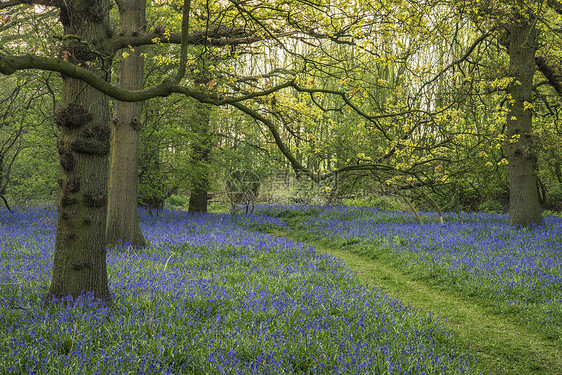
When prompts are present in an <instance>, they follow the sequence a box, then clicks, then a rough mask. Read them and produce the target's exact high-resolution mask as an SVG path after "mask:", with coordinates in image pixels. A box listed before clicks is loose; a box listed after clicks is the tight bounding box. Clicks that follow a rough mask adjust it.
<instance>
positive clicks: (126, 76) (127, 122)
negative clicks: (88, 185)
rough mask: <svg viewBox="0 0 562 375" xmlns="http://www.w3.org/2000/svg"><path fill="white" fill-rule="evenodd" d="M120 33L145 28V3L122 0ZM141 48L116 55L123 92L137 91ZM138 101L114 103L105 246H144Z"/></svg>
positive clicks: (141, 69)
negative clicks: (141, 225)
mask: <svg viewBox="0 0 562 375" xmlns="http://www.w3.org/2000/svg"><path fill="white" fill-rule="evenodd" d="M119 13H120V16H121V33H122V34H124V35H142V34H144V28H145V25H146V21H145V18H146V17H145V15H146V1H144V0H123V1H122V2H121V3H120V6H119ZM142 53H143V47H141V46H138V47H135V48H134V49H129V48H126V49H124V50H122V51H121V52H120V55H121V58H122V61H121V63H120V66H119V76H118V79H119V81H118V84H119V87H120V88H122V89H126V90H140V89H142V87H143V80H144V58H143V56H142ZM141 112H142V102H135V103H126V102H120V101H116V103H115V115H114V124H115V127H114V129H113V139H112V144H111V165H110V169H109V204H108V212H107V227H106V233H107V243H108V244H110V245H115V244H120V243H130V244H131V245H133V246H144V245H146V243H147V242H146V239H145V238H144V236H143V234H142V231H141V229H140V224H139V215H138V183H139V135H140V128H141Z"/></svg>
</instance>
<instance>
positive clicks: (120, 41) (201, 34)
mask: <svg viewBox="0 0 562 375" xmlns="http://www.w3.org/2000/svg"><path fill="white" fill-rule="evenodd" d="M293 34H294V32H285V33H278V34H275V36H276V37H277V38H281V37H285V36H290V35H293ZM267 39H269V37H267V36H249V35H246V36H243V34H241V33H239V30H232V31H227V30H217V31H215V32H213V33H209V39H207V36H206V32H205V31H204V30H203V31H201V30H198V31H193V32H191V33H189V34H188V35H187V37H186V43H187V44H189V45H204V44H205V43H206V44H207V45H210V46H213V47H225V46H237V45H244V44H252V43H256V42H260V41H263V40H267ZM181 40H182V39H181V34H179V33H172V34H170V35H169V36H164V35H163V34H162V33H159V32H152V33H148V34H144V35H142V36H131V35H119V36H116V37H113V38H112V39H111V40H110V41H109V42H108V46H109V50H111V51H113V52H114V53H115V52H117V51H118V50H120V49H121V48H126V47H128V46H131V47H136V46H141V45H151V44H168V43H169V44H181Z"/></svg>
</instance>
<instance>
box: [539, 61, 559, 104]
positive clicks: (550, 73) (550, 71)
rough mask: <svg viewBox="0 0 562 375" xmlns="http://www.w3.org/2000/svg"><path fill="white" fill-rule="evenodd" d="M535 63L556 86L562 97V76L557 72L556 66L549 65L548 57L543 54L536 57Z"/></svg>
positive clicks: (555, 88) (551, 83)
mask: <svg viewBox="0 0 562 375" xmlns="http://www.w3.org/2000/svg"><path fill="white" fill-rule="evenodd" d="M535 64H536V65H537V68H539V70H540V72H541V73H542V74H543V75H544V77H545V78H546V79H547V80H548V83H550V85H551V86H552V87H553V88H554V90H555V91H556V93H557V94H558V96H560V97H562V82H561V79H560V76H559V75H558V74H556V71H555V70H554V68H552V67H551V66H550V65H548V63H547V61H546V59H545V58H544V57H542V56H538V57H536V58H535Z"/></svg>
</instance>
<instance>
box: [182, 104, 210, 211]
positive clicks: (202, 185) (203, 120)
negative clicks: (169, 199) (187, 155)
mask: <svg viewBox="0 0 562 375" xmlns="http://www.w3.org/2000/svg"><path fill="white" fill-rule="evenodd" d="M193 111H194V116H193V119H194V120H193V124H192V129H193V133H194V142H193V148H192V154H191V167H192V168H193V169H192V171H193V173H192V178H191V185H192V191H191V196H190V197H189V209H188V211H189V212H207V204H208V199H207V193H208V190H209V157H210V153H211V132H210V127H209V126H210V124H209V121H210V116H211V109H210V108H209V107H208V106H207V105H205V104H201V103H199V102H196V103H195V105H194V106H193Z"/></svg>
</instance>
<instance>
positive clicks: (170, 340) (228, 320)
mask: <svg viewBox="0 0 562 375" xmlns="http://www.w3.org/2000/svg"><path fill="white" fill-rule="evenodd" d="M318 220H319V221H317V222H315V223H313V224H311V225H312V230H321V227H322V226H323V225H325V226H326V228H325V229H324V230H326V231H327V233H329V234H330V235H334V236H340V234H339V233H340V232H341V231H342V230H343V226H344V225H346V224H345V222H344V221H337V220H336V218H335V217H334V218H330V216H329V215H327V216H325V217H322V216H321V217H319V218H318ZM322 220H324V221H322ZM331 220H333V223H330V221H331ZM342 220H344V219H343V218H342ZM349 220H350V223H351V224H352V226H353V228H355V229H353V230H356V231H357V232H354V234H353V236H359V237H360V236H363V235H364V234H361V231H362V230H371V229H368V228H363V227H362V225H363V224H361V223H363V221H353V219H352V217H350V218H349ZM141 221H142V229H143V232H144V233H145V236H146V237H147V239H148V240H149V241H150V243H151V245H150V246H149V247H147V248H144V249H134V248H131V247H129V246H126V245H124V246H118V247H115V248H113V249H110V250H109V252H108V260H107V261H108V272H109V282H110V288H111V290H112V292H113V294H114V301H115V303H114V306H113V307H111V308H110V307H107V306H105V305H103V304H101V303H100V302H99V301H96V300H94V299H93V298H91V297H89V296H82V297H80V298H76V299H74V300H72V299H69V300H68V301H67V303H66V304H61V305H55V306H42V305H41V301H42V298H43V296H44V295H45V293H46V291H47V289H48V284H49V279H50V269H51V267H52V255H53V254H52V252H53V246H54V235H55V225H54V223H55V222H56V212H55V211H54V210H52V209H33V210H32V209H29V210H20V211H17V212H14V213H8V212H7V211H6V210H0V373H2V374H26V373H27V374H461V373H466V374H473V373H477V372H478V371H477V369H476V364H475V363H474V361H473V360H472V359H471V357H470V356H469V355H468V354H467V353H465V352H463V351H462V350H461V349H459V347H458V346H457V344H456V342H455V338H454V337H453V336H452V335H451V334H450V333H449V332H447V331H446V330H444V329H443V328H442V327H441V326H440V324H439V322H438V321H435V320H431V319H430V318H429V317H427V316H424V315H423V314H420V313H417V312H416V311H413V310H412V309H410V308H407V307H405V306H403V305H402V304H400V302H398V301H396V300H393V299H390V298H388V297H386V296H385V295H384V294H382V293H381V292H380V291H378V290H373V289H371V288H368V287H366V286H364V285H362V284H360V283H359V282H358V281H357V278H356V277H355V276H354V275H353V274H352V273H351V272H350V271H349V270H348V269H347V268H346V267H345V266H344V265H343V264H341V262H339V261H338V260H335V259H333V258H331V257H329V256H327V255H324V254H322V253H319V252H317V251H316V250H315V249H314V248H313V247H310V246H308V245H306V244H304V243H299V242H296V241H292V240H289V239H286V238H281V237H276V236H271V235H266V234H262V233H259V232H257V231H255V230H254V229H252V228H263V227H278V228H279V227H285V225H286V224H285V223H284V222H283V221H282V220H280V219H278V218H275V217H273V216H265V215H251V216H244V217H231V216H229V215H220V214H215V215H212V214H208V215H191V214H187V213H182V212H174V211H164V212H163V213H162V214H161V215H159V216H149V215H147V214H146V213H145V212H142V213H141ZM475 225H476V224H475ZM488 225H489V223H486V224H484V225H482V231H483V233H484V232H485V233H492V232H490V228H487V227H486V226H488ZM498 226H500V227H501V225H500V224H498ZM369 228H372V227H369ZM399 228H400V227H399V226H397V227H396V229H395V230H396V232H395V233H394V235H401V233H402V232H399V231H400V229H399ZM377 230H378V229H377ZM552 230H555V229H554V228H553V229H552ZM328 231H329V232H328ZM443 234H444V235H445V234H447V233H445V232H444V233H443ZM411 235H413V234H411ZM344 236H345V235H344ZM350 236H351V235H350ZM451 236H452V234H451ZM459 236H460V237H459V239H458V241H459V246H461V245H460V243H461V242H462V241H463V237H462V234H459ZM500 236H501V234H500ZM522 236H523V235H522ZM422 237H423V238H420V239H419V241H420V244H419V246H420V247H419V251H420V254H421V252H422V251H424V249H427V248H428V247H431V246H436V245H435V243H434V242H431V241H432V240H431V239H430V238H425V237H424V236H422ZM430 237H431V236H430ZM408 238H412V239H413V238H414V237H408ZM431 238H433V237H431ZM481 240H482V241H483V243H485V241H486V238H482V239H481ZM501 240H502V238H501V237H499V240H498V238H496V237H495V236H491V235H490V237H489V238H488V241H489V242H490V245H489V246H490V247H491V246H495V244H497V243H498V241H501ZM433 241H436V240H433ZM521 241H524V239H523V238H521ZM544 241H547V239H544ZM556 249H558V248H556ZM475 251H476V249H475ZM554 251H555V250H553V252H551V256H552V258H553V259H556V256H559V253H558V255H556V253H555V252H554ZM475 254H476V253H475ZM433 256H434V257H435V258H437V257H438V256H441V255H440V254H438V253H437V251H436V252H435V253H434V254H433ZM504 256H505V257H506V260H505V261H504V260H502V261H501V262H500V263H498V264H496V265H495V267H496V268H497V272H498V273H499V272H500V270H501V267H511V268H509V269H510V270H511V271H512V274H513V275H517V277H518V278H519V277H523V275H527V274H526V273H525V272H522V271H521V272H520V270H519V269H518V268H516V267H517V265H519V263H517V264H515V263H513V262H512V261H511V260H510V259H511V258H509V257H517V256H521V254H519V253H517V254H512V252H509V253H506V254H504ZM542 256H544V257H546V256H547V255H546V253H544V254H542V255H541V257H542ZM537 257H538V255H537ZM508 258H509V259H508ZM450 259H451V267H458V268H459V269H460V268H461V267H465V268H467V269H470V265H464V264H465V263H466V261H465V260H463V259H464V257H463V256H462V255H460V253H459V254H457V255H454V254H452V255H451V257H450ZM534 259H539V260H540V261H541V262H542V261H543V258H534ZM534 259H529V260H528V262H529V267H531V265H533V264H535V263H536V261H535V260H534ZM420 261H422V258H421V257H420ZM457 261H458V265H457V263H455V262H457ZM508 262H512V263H508ZM525 264H527V263H525ZM521 266H523V265H521ZM533 267H535V268H534V269H536V266H533ZM559 267H560V266H559V264H558V265H556V264H552V266H551V268H550V269H548V268H545V269H544V270H543V271H544V274H545V275H554V274H558V275H559V272H560V268H559ZM482 272H484V270H482ZM490 272H491V271H490ZM474 277H475V278H477V277H481V275H479V274H477V273H474ZM529 277H531V276H529ZM547 279H548V278H547ZM501 280H503V279H501ZM511 280H512V281H513V282H515V283H516V282H518V280H519V279H517V280H516V279H514V278H512V279H511ZM533 280H535V282H536V284H535V285H536V287H537V288H539V287H540V288H543V287H547V283H548V280H543V279H540V278H539V277H538V276H537V275H535V276H534V278H533ZM506 282H507V281H506ZM548 285H550V287H554V283H553V282H551V284H548Z"/></svg>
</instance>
